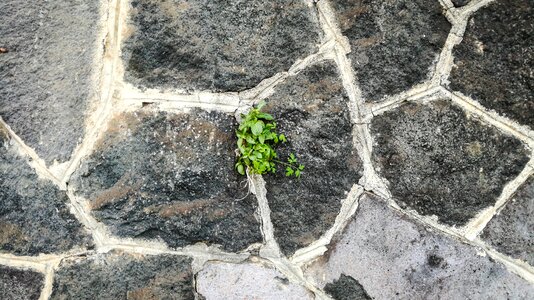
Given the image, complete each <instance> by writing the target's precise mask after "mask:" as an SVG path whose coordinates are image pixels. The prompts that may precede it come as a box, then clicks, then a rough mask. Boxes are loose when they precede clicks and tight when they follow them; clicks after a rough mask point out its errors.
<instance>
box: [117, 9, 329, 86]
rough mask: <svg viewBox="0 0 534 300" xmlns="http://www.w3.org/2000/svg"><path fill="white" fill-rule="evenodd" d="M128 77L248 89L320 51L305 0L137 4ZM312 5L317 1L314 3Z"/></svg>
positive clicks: (126, 50)
mask: <svg viewBox="0 0 534 300" xmlns="http://www.w3.org/2000/svg"><path fill="white" fill-rule="evenodd" d="M130 3H131V12H130V23H131V26H132V28H133V32H132V34H131V36H130V37H129V38H128V39H127V40H126V41H125V42H124V44H123V61H124V63H125V66H126V80H127V81H128V82H131V83H133V84H134V85H136V86H139V87H141V88H146V87H148V88H162V89H181V90H185V91H187V92H191V91H194V90H210V91H215V92H226V91H242V90H245V89H249V88H252V87H254V86H256V85H257V84H258V83H259V82H260V81H261V80H263V79H265V78H268V77H271V76H273V75H275V74H276V73H277V72H282V71H287V70H288V69H289V68H290V67H291V65H292V64H293V63H294V62H296V61H297V59H299V58H304V57H306V56H308V55H310V54H312V53H314V52H316V51H317V50H318V48H317V46H316V45H317V44H318V43H319V42H320V36H321V31H320V29H319V24H318V20H317V17H316V13H315V11H314V8H313V7H312V6H311V5H309V4H308V3H307V2H306V1H302V0H274V1H259V0H232V1H222V0H217V1H213V0H194V1H182V0H169V1H156V0H132V1H131V2H130ZM309 3H311V2H309Z"/></svg>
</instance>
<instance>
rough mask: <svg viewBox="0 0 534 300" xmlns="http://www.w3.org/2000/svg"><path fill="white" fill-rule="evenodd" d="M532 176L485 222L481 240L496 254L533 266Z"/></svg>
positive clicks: (533, 178) (533, 177)
mask: <svg viewBox="0 0 534 300" xmlns="http://www.w3.org/2000/svg"><path fill="white" fill-rule="evenodd" d="M532 216H534V176H531V177H530V178H529V180H528V181H527V182H526V183H525V184H524V185H523V186H522V187H520V188H519V190H518V191H517V193H516V194H515V196H514V197H513V199H512V201H511V202H509V203H508V204H506V206H505V207H504V209H503V210H502V211H501V212H500V213H499V214H498V215H496V216H494V217H493V219H492V220H491V221H490V222H489V223H488V225H487V226H486V228H485V229H484V231H483V232H482V235H481V238H482V239H483V240H484V241H486V242H487V243H489V244H490V245H492V246H493V247H495V248H496V249H497V250H498V251H500V252H502V253H504V254H507V255H510V256H512V257H514V258H517V259H521V260H523V261H526V262H528V263H529V264H530V265H531V266H534V251H533V250H534V219H533V218H532Z"/></svg>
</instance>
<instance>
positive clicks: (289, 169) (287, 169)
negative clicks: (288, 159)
mask: <svg viewBox="0 0 534 300" xmlns="http://www.w3.org/2000/svg"><path fill="white" fill-rule="evenodd" d="M293 173H294V171H293V169H291V167H287V168H286V176H291V175H293Z"/></svg>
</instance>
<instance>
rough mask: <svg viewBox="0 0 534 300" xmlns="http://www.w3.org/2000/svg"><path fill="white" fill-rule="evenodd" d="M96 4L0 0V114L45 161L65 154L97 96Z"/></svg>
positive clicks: (78, 135)
mask: <svg viewBox="0 0 534 300" xmlns="http://www.w3.org/2000/svg"><path fill="white" fill-rule="evenodd" d="M100 4H101V1H98V0H88V1H63V0H48V1H39V2H35V1H19V0H3V1H1V2H0V19H1V20H2V22H1V24H0V36H1V37H2V41H1V42H0V43H1V45H0V47H4V48H5V49H6V50H8V51H7V52H5V53H1V54H0V87H1V88H0V117H2V118H3V119H4V121H5V122H7V123H8V124H9V125H10V126H11V128H12V129H13V130H14V131H15V132H16V133H17V135H19V136H20V137H21V138H22V139H23V140H24V142H25V143H26V144H28V145H29V146H30V147H32V148H34V149H35V150H36V151H37V153H38V154H39V156H40V157H41V158H43V159H44V160H46V162H47V163H48V164H49V163H52V162H53V161H54V160H57V161H59V162H64V161H66V160H68V159H69V158H70V156H71V153H72V152H73V150H74V149H75V147H76V146H77V144H78V143H79V142H80V140H81V138H82V137H83V135H84V131H85V129H84V128H85V124H84V121H85V117H86V115H87V114H88V113H89V110H90V108H91V107H90V106H91V103H92V99H94V98H96V97H97V92H98V91H97V90H96V89H95V86H96V83H95V82H94V81H93V78H92V77H93V76H94V72H96V70H98V68H100V67H98V66H96V65H94V64H93V60H94V57H95V55H96V52H95V49H96V47H97V36H98V31H99V20H100Z"/></svg>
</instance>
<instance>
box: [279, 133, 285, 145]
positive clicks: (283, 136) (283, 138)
mask: <svg viewBox="0 0 534 300" xmlns="http://www.w3.org/2000/svg"><path fill="white" fill-rule="evenodd" d="M278 138H279V139H280V141H282V142H284V143H285V142H287V140H286V136H285V135H283V134H281V135H279V136H278Z"/></svg>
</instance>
